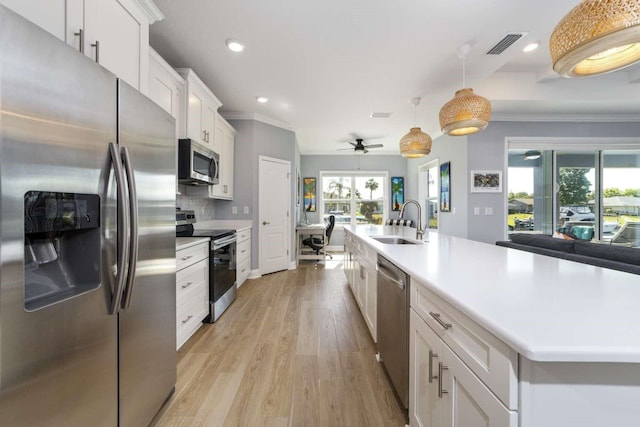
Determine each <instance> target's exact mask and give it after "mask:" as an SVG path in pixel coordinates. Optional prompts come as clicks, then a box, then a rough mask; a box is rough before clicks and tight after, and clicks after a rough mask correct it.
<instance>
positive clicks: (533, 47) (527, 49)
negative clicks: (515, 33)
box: [522, 41, 540, 52]
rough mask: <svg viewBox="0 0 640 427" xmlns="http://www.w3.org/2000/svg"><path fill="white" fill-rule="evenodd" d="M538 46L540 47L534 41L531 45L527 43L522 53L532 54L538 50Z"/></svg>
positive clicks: (538, 43)
mask: <svg viewBox="0 0 640 427" xmlns="http://www.w3.org/2000/svg"><path fill="white" fill-rule="evenodd" d="M538 46H540V42H538V41H535V42H533V43H529V44H528V45H526V46H525V47H524V49H522V51H523V52H533V51H534V50H536V49H537V48H538Z"/></svg>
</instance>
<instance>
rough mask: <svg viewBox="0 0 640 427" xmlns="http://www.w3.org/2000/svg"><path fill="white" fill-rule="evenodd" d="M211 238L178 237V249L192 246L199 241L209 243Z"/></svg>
mask: <svg viewBox="0 0 640 427" xmlns="http://www.w3.org/2000/svg"><path fill="white" fill-rule="evenodd" d="M210 240H211V239H209V238H208V237H176V251H179V250H180V249H186V248H190V247H191V246H195V245H197V244H199V243H205V242H206V243H208V242H209V241H210Z"/></svg>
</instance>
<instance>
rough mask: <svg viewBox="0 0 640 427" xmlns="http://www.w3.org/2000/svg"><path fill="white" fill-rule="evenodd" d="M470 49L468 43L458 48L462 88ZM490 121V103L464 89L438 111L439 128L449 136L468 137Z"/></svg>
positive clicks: (468, 89) (471, 90)
mask: <svg viewBox="0 0 640 427" xmlns="http://www.w3.org/2000/svg"><path fill="white" fill-rule="evenodd" d="M470 49H471V45H470V44H468V43H465V44H463V45H462V46H460V47H459V48H458V56H459V57H460V58H462V87H463V88H464V86H465V63H464V61H465V58H466V56H467V54H468V53H469V50H470ZM490 119H491V103H490V102H489V100H488V99H487V98H484V97H482V96H479V95H476V94H475V93H473V89H471V88H464V89H460V90H458V91H457V92H456V94H455V96H454V97H453V99H452V100H450V101H449V102H447V103H446V104H444V105H443V106H442V108H441V109H440V128H441V129H442V132H444V133H446V134H447V135H451V136H462V135H470V134H472V133H476V132H478V131H481V130H483V129H484V128H486V127H487V125H488V124H489V120H490Z"/></svg>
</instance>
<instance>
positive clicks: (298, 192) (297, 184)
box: [296, 168, 302, 206]
mask: <svg viewBox="0 0 640 427" xmlns="http://www.w3.org/2000/svg"><path fill="white" fill-rule="evenodd" d="M300 181H301V179H300V171H299V170H298V168H296V206H300V194H302V188H301V187H300V185H301V182H300Z"/></svg>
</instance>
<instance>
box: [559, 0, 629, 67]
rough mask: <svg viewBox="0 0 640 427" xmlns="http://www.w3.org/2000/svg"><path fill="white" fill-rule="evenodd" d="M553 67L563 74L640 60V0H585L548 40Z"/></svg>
mask: <svg viewBox="0 0 640 427" xmlns="http://www.w3.org/2000/svg"><path fill="white" fill-rule="evenodd" d="M549 48H550V50H551V59H552V62H553V69H554V70H555V71H556V72H557V73H558V74H560V75H561V76H564V77H581V76H590V75H595V74H602V73H607V72H610V71H615V70H619V69H620V68H624V67H626V66H628V65H631V64H633V63H635V62H637V61H638V60H640V1H639V0H584V1H582V3H580V4H579V5H578V6H576V7H575V8H573V9H572V10H571V11H570V12H569V13H568V14H567V15H566V16H565V17H564V18H562V20H561V21H560V22H559V23H558V25H557V26H556V28H555V29H554V30H553V33H552V34H551V38H550V40H549Z"/></svg>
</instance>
